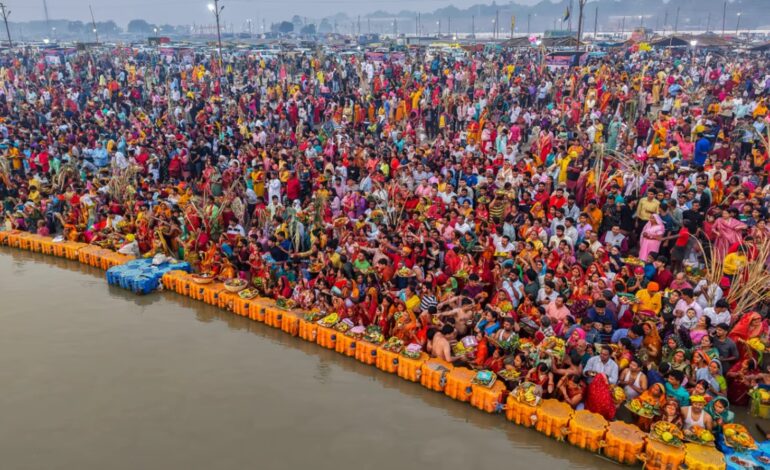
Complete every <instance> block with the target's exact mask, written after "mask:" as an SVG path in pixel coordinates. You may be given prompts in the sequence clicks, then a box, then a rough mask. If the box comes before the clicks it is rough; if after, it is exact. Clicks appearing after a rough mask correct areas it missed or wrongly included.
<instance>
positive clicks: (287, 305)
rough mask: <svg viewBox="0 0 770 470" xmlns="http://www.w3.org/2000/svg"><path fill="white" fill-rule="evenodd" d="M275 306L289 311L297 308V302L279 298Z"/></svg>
mask: <svg viewBox="0 0 770 470" xmlns="http://www.w3.org/2000/svg"><path fill="white" fill-rule="evenodd" d="M275 306H276V307H278V308H281V309H284V310H289V309H292V308H294V307H296V306H297V302H295V301H294V300H293V299H284V298H283V297H279V298H277V299H276V300H275Z"/></svg>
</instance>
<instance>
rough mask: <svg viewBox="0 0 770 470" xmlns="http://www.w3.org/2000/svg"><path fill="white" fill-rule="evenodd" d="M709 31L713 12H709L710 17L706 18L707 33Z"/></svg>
mask: <svg viewBox="0 0 770 470" xmlns="http://www.w3.org/2000/svg"><path fill="white" fill-rule="evenodd" d="M709 29H711V12H709V16H708V17H707V18H706V32H707V33H708V32H709Z"/></svg>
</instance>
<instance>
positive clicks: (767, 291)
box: [726, 238, 770, 313]
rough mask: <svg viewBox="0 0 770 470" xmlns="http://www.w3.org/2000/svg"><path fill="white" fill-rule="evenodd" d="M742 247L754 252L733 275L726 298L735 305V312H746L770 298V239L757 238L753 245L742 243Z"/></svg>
mask: <svg viewBox="0 0 770 470" xmlns="http://www.w3.org/2000/svg"><path fill="white" fill-rule="evenodd" d="M741 249H746V250H749V249H751V250H752V251H753V252H752V253H751V255H750V256H749V257H748V260H747V262H746V263H745V264H744V265H743V266H741V267H740V269H738V272H737V273H736V274H735V276H733V282H732V284H731V285H730V292H728V294H727V296H726V298H727V301H728V302H730V304H731V305H733V304H734V305H735V309H734V311H735V312H740V313H744V312H749V311H752V310H754V309H755V307H757V306H758V305H759V304H761V303H762V302H764V301H767V300H770V288H768V286H770V271H768V270H767V266H766V261H767V259H768V257H770V239H768V238H765V239H763V240H756V241H755V243H754V245H753V247H748V246H745V245H741Z"/></svg>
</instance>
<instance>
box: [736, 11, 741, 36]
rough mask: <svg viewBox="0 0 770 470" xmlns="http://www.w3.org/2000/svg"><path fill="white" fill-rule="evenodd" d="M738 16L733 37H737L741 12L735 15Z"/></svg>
mask: <svg viewBox="0 0 770 470" xmlns="http://www.w3.org/2000/svg"><path fill="white" fill-rule="evenodd" d="M737 15H738V22H737V23H735V35H736V36H738V30H739V29H741V12H738V13H737Z"/></svg>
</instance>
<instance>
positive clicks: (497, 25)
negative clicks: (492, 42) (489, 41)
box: [495, 9, 500, 39]
mask: <svg viewBox="0 0 770 470" xmlns="http://www.w3.org/2000/svg"><path fill="white" fill-rule="evenodd" d="M499 31H500V10H499V9H498V10H495V39H497V38H498V34H497V33H498V32H499Z"/></svg>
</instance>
